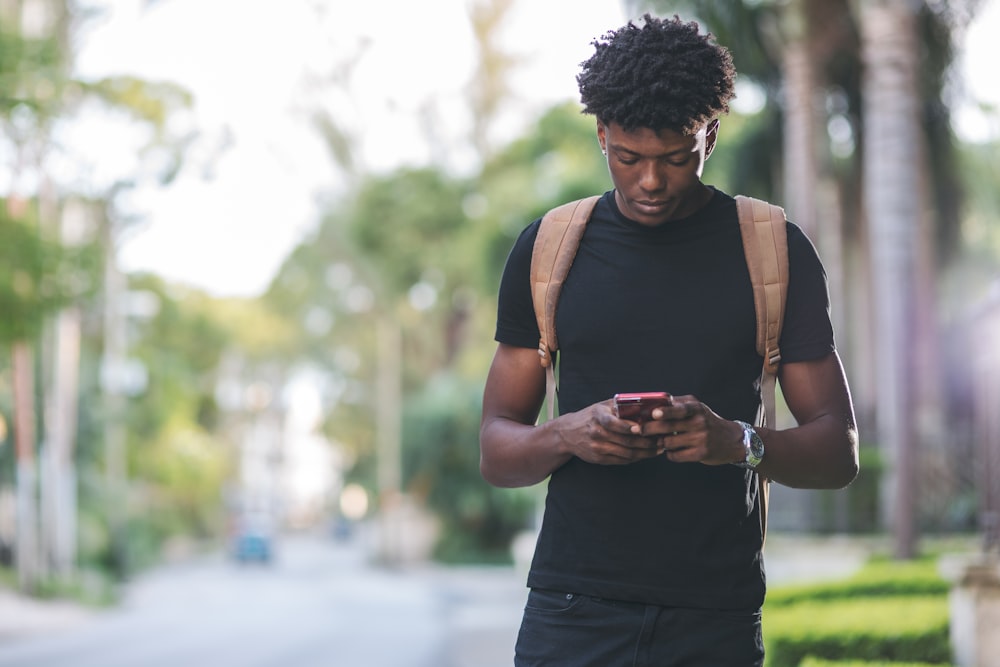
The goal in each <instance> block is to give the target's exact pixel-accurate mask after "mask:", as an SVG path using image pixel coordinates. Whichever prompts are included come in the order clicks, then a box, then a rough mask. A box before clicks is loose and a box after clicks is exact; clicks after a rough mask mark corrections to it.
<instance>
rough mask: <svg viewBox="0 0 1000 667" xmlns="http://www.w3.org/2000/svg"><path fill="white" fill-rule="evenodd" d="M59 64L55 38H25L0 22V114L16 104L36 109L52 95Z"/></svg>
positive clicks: (58, 52) (58, 76) (57, 45)
mask: <svg viewBox="0 0 1000 667" xmlns="http://www.w3.org/2000/svg"><path fill="white" fill-rule="evenodd" d="M60 66H61V54H60V50H59V43H58V41H57V40H56V39H54V38H46V39H31V38H27V37H25V36H24V35H21V34H20V33H17V32H13V31H11V30H9V29H8V26H7V25H0V117H2V116H5V115H6V114H7V113H9V112H10V111H11V110H12V109H14V108H16V107H19V106H20V107H23V108H26V109H32V110H33V111H36V112H37V111H38V110H39V108H40V107H41V105H42V104H43V103H44V102H45V101H46V100H50V99H52V98H53V97H54V96H55V87H54V82H55V81H57V80H58V79H59V78H60V75H59V68H60Z"/></svg>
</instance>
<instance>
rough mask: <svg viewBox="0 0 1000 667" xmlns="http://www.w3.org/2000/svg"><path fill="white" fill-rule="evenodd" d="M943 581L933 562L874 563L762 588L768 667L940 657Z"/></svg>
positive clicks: (946, 649)
mask: <svg viewBox="0 0 1000 667" xmlns="http://www.w3.org/2000/svg"><path fill="white" fill-rule="evenodd" d="M948 623H949V610H948V584H947V582H946V581H944V580H943V579H942V578H941V576H940V575H939V574H938V573H937V566H936V563H935V562H934V561H933V560H930V559H928V560H923V561H915V562H906V563H903V562H895V561H892V562H890V561H873V562H871V563H869V564H868V565H866V566H865V567H864V568H863V569H862V570H861V571H860V572H859V573H857V574H856V575H854V576H852V577H850V578H848V579H845V580H843V581H835V582H823V583H814V584H805V585H794V586H785V587H782V588H777V589H775V590H773V591H770V592H769V593H768V598H767V602H766V603H765V610H764V638H765V643H766V646H767V665H768V666H769V667H795V666H796V665H799V664H800V662H801V661H802V660H803V659H805V658H807V657H816V658H823V659H826V660H861V661H876V662H877V661H891V662H900V661H902V662H920V661H923V662H931V663H947V662H948V661H949V660H950V659H951V647H950V643H949V634H948V632H949V631H948Z"/></svg>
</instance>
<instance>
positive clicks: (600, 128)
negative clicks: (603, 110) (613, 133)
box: [597, 120, 608, 155]
mask: <svg viewBox="0 0 1000 667" xmlns="http://www.w3.org/2000/svg"><path fill="white" fill-rule="evenodd" d="M597 143H598V144H600V145H601V152H602V153H604V154H605V155H607V154H608V137H607V131H606V130H605V128H604V123H602V122H601V121H600V120H598V121H597Z"/></svg>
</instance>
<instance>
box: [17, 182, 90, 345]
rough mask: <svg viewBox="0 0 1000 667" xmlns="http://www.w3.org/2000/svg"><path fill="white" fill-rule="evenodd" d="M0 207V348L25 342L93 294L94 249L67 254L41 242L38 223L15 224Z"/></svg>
mask: <svg viewBox="0 0 1000 667" xmlns="http://www.w3.org/2000/svg"><path fill="white" fill-rule="evenodd" d="M5 204H6V202H2V201H0V266H3V271H0V312H2V313H3V314H4V316H3V318H0V342H3V343H10V342H13V341H17V340H29V339H31V338H33V337H34V336H37V335H38V333H39V332H40V331H41V328H42V324H43V323H44V322H45V319H46V318H47V317H48V316H49V315H51V314H52V313H54V312H56V311H58V310H59V309H60V308H63V307H65V306H67V305H69V304H70V303H73V302H74V301H77V300H79V299H82V298H83V297H85V296H87V295H89V294H90V293H92V292H93V290H94V288H95V286H96V284H97V278H96V272H97V259H98V253H97V250H96V248H95V247H92V246H87V247H82V248H70V247H66V246H63V245H62V244H60V243H58V242H56V241H54V240H51V239H49V238H47V237H46V236H44V235H43V234H42V233H41V231H40V230H39V228H38V225H37V223H35V222H34V221H33V220H32V219H30V218H26V217H20V218H14V217H11V216H10V215H8V214H7V213H6V210H7V206H6V205H5Z"/></svg>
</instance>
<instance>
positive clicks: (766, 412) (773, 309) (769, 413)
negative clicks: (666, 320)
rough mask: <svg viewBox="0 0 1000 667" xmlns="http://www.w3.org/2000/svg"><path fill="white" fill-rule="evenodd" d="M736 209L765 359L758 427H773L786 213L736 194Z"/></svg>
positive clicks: (785, 289)
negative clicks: (760, 413) (761, 411)
mask: <svg viewBox="0 0 1000 667" xmlns="http://www.w3.org/2000/svg"><path fill="white" fill-rule="evenodd" d="M736 207H737V211H738V213H739V219H740V234H741V236H742V237H743V252H744V254H745V256H746V261H747V268H748V269H749V270H750V282H751V283H752V284H753V301H754V310H755V311H756V313H757V353H758V354H760V355H761V356H762V357H764V366H763V368H762V369H761V378H760V383H761V404H762V408H763V414H762V415H758V419H757V424H758V426H762V425H767V426H770V427H773V426H774V420H775V417H774V386H775V385H774V381H775V378H776V377H777V374H778V364H779V363H780V362H781V348H780V347H779V346H778V341H779V339H780V338H781V325H782V321H783V320H784V317H785V299H786V297H787V294H788V237H787V234H786V229H785V211H784V209H782V208H781V207H780V206H775V205H773V204H768V203H767V202H765V201H761V200H760V199H753V198H750V197H744V196H742V195H738V196H737V197H736Z"/></svg>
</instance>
